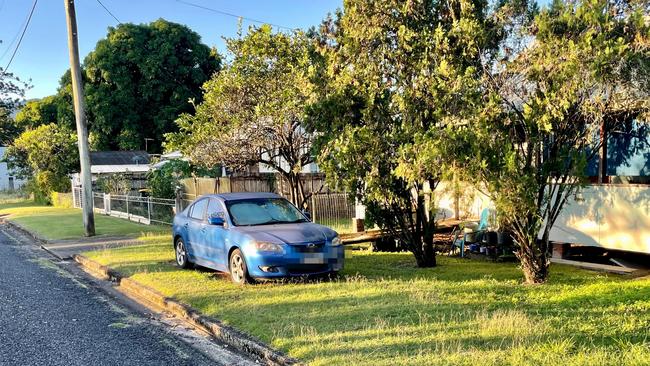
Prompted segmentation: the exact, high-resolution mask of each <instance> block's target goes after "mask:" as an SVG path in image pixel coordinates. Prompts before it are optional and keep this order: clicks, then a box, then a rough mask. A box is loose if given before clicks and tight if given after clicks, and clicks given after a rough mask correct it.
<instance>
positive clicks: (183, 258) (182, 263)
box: [174, 238, 192, 269]
mask: <svg viewBox="0 0 650 366" xmlns="http://www.w3.org/2000/svg"><path fill="white" fill-rule="evenodd" d="M174 251H175V252H176V264H177V265H178V266H179V267H181V268H183V269H185V268H190V267H191V265H192V264H191V263H190V261H189V260H188V259H187V248H186V247H185V242H184V241H183V239H182V238H178V239H176V243H175V244H174Z"/></svg>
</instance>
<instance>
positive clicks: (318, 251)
mask: <svg viewBox="0 0 650 366" xmlns="http://www.w3.org/2000/svg"><path fill="white" fill-rule="evenodd" d="M172 230H173V237H174V250H175V252H176V263H177V264H178V265H179V266H180V267H181V268H188V267H189V266H191V265H192V264H197V265H200V266H203V267H208V268H211V269H214V270H217V271H222V272H228V273H230V277H231V278H232V280H233V282H235V283H239V284H242V283H246V282H251V281H252V280H253V279H255V278H282V277H294V276H308V275H323V274H331V273H336V272H338V271H339V270H341V269H342V268H343V257H344V255H343V253H344V250H343V245H341V239H340V238H339V237H338V235H337V233H336V232H335V231H334V230H332V229H330V228H328V227H325V226H322V225H318V224H315V223H313V222H310V220H309V218H308V217H307V216H305V215H304V214H303V213H302V212H300V211H299V210H298V209H297V208H296V207H295V206H294V205H293V204H291V203H290V202H289V201H287V200H286V199H284V198H282V197H280V196H278V195H277V194H274V193H226V194H214V195H206V196H202V197H199V198H198V199H197V200H196V201H194V202H193V203H192V204H191V205H190V206H188V207H187V208H186V209H185V210H183V212H180V213H178V214H176V216H175V217H174V225H173V229H172Z"/></svg>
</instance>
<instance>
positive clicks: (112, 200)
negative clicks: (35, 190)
mask: <svg viewBox="0 0 650 366" xmlns="http://www.w3.org/2000/svg"><path fill="white" fill-rule="evenodd" d="M196 198H197V197H196V195H193V194H187V193H182V194H181V195H180V197H179V198H178V199H176V200H174V199H166V198H156V197H140V196H132V195H115V194H108V193H102V192H94V193H93V202H92V204H93V210H94V211H95V212H97V213H100V214H104V215H108V216H113V217H119V218H123V219H127V220H131V221H135V222H139V223H141V224H145V225H150V224H153V223H158V224H166V225H171V224H172V221H173V219H174V215H175V213H176V212H177V210H178V211H182V210H184V209H185V208H186V207H187V206H189V205H190V204H191V203H192V202H194V200H195V199H196ZM73 206H74V207H75V208H81V207H82V206H83V204H82V194H81V188H78V187H75V188H74V191H73ZM308 211H309V213H310V214H311V217H312V221H314V222H316V223H318V224H321V225H325V226H329V227H330V228H332V229H334V230H336V231H337V232H339V233H345V232H352V231H354V226H355V225H354V221H353V218H354V217H355V205H354V202H353V201H351V200H350V199H349V196H348V195H347V194H345V193H319V194H313V195H312V196H311V199H310V200H309V201H308Z"/></svg>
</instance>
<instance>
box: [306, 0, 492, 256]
mask: <svg viewBox="0 0 650 366" xmlns="http://www.w3.org/2000/svg"><path fill="white" fill-rule="evenodd" d="M488 15H489V14H488V7H487V4H486V2H484V1H469V0H460V1H449V2H447V1H424V0H416V1H406V2H405V1H400V0H385V1H372V0H346V1H344V10H343V12H342V13H340V14H338V16H337V17H336V19H328V20H327V21H326V22H325V23H324V25H323V27H322V32H321V34H322V36H321V38H320V45H321V47H322V52H323V55H324V56H325V57H326V58H327V69H326V70H327V72H324V73H316V74H315V80H316V82H317V83H318V84H319V85H320V88H319V90H320V91H321V93H322V95H320V96H319V102H318V103H315V104H314V105H313V106H312V107H311V108H310V116H311V117H312V118H311V125H310V127H311V128H313V129H314V130H315V131H317V132H318V134H319V136H320V137H319V142H318V146H319V149H320V151H321V153H320V156H319V166H320V167H321V168H322V169H323V170H324V171H325V172H326V174H327V175H328V179H330V180H332V181H333V182H337V183H339V185H343V186H344V187H345V188H347V189H348V191H349V192H352V193H353V194H355V195H356V196H357V198H359V199H361V200H362V201H363V202H364V203H365V204H366V206H367V207H368V211H369V213H370V215H371V216H372V218H373V219H374V221H375V222H377V223H378V224H379V226H380V227H381V228H382V229H383V230H384V231H387V232H389V233H391V234H393V235H394V236H396V237H398V238H399V239H400V240H401V241H402V243H403V245H405V246H406V247H408V248H409V249H410V250H411V251H412V252H413V254H414V255H415V258H416V261H417V265H418V266H420V267H431V266H435V264H436V260H435V252H434V247H433V233H434V228H435V221H434V217H435V215H434V208H433V207H434V205H433V191H434V189H435V187H436V185H437V184H438V182H439V181H440V179H441V178H442V174H443V172H444V171H445V169H444V168H445V166H446V164H447V159H446V156H448V155H449V154H446V153H445V151H446V149H447V148H451V147H453V146H451V145H448V144H445V141H446V138H445V135H446V133H447V132H446V130H447V126H453V125H455V124H456V123H457V122H458V121H459V120H463V119H464V118H466V117H467V116H468V115H471V114H472V112H473V111H474V110H476V108H477V106H478V105H479V102H480V95H481V93H480V83H479V81H480V77H479V75H480V72H481V67H480V66H481V63H480V58H481V50H490V49H492V48H494V47H495V45H496V43H497V40H498V38H499V37H500V33H499V29H498V27H497V26H496V25H495V24H493V22H492V20H491V18H490V17H489V16H488Z"/></svg>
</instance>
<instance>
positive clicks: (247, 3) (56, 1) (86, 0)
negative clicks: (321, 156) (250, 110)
mask: <svg viewBox="0 0 650 366" xmlns="http://www.w3.org/2000/svg"><path fill="white" fill-rule="evenodd" d="M187 1H188V2H192V3H195V4H198V5H202V6H205V7H209V8H213V9H218V10H221V11H225V12H229V13H234V14H237V15H240V16H244V17H248V18H253V19H259V20H263V21H266V22H269V23H274V24H279V25H283V26H287V27H293V28H308V27H310V26H312V25H317V24H318V23H320V21H321V20H322V19H323V18H324V17H325V15H326V14H327V13H328V12H333V11H334V10H336V8H338V7H340V6H341V3H342V0H273V1H268V0H267V1H262V0H238V1H227V0H187ZM101 2H102V3H103V4H104V5H105V6H106V7H107V8H108V9H109V10H110V11H111V12H112V13H113V14H115V16H116V17H117V18H118V19H119V20H120V21H121V22H123V23H126V22H133V23H148V22H151V21H154V20H156V19H158V18H164V19H167V20H170V21H173V22H177V23H182V24H186V25H187V26H189V27H190V28H191V29H193V30H194V31H196V32H198V33H199V34H200V35H201V37H202V40H203V42H204V43H205V44H207V45H209V46H216V47H217V49H218V50H219V51H220V52H222V53H223V52H224V43H223V40H222V37H234V36H235V35H236V32H237V23H238V20H237V18H234V17H229V16H225V15H220V14H216V13H213V12H209V11H206V10H202V9H197V8H195V7H191V6H188V5H185V4H183V3H180V2H178V1H176V0H130V1H129V0H101ZM75 3H76V9H77V22H78V28H79V47H80V54H81V59H82V60H83V58H84V57H85V55H86V54H88V52H90V51H91V50H92V49H93V48H94V47H95V44H96V43H97V41H98V40H100V39H101V38H104V37H105V36H106V33H107V28H108V27H109V26H115V25H117V22H116V21H115V19H113V18H112V17H111V16H110V15H108V13H106V11H105V10H104V9H103V8H102V7H101V6H100V5H99V3H98V2H97V0H76V1H75ZM31 5H32V0H0V40H2V44H0V56H2V55H3V54H5V52H6V51H8V52H6V54H5V55H4V57H2V58H0V65H2V67H3V68H4V67H5V66H6V64H7V62H8V61H9V58H10V56H11V53H12V52H13V48H14V47H15V44H14V45H11V48H10V47H9V46H10V43H11V42H12V41H13V40H14V38H15V37H16V35H17V34H18V33H19V31H20V30H21V29H22V26H23V24H24V22H25V20H26V19H27V15H28V13H29V10H30V8H31ZM63 6H64V2H63V0H39V2H38V4H37V6H36V10H35V11H34V15H33V17H32V20H31V24H30V26H29V28H28V29H27V33H26V34H25V37H24V39H23V41H22V44H21V46H20V49H19V50H18V53H17V54H16V57H15V59H14V61H13V63H12V64H11V66H10V68H9V71H10V72H13V73H14V74H16V75H17V76H19V77H21V78H23V79H29V78H31V79H32V85H33V88H32V89H30V90H28V91H27V98H28V99H31V98H41V97H44V96H47V95H50V94H53V93H54V92H55V91H56V88H57V86H58V82H59V78H60V77H61V75H63V73H64V72H65V70H67V68H68V67H69V59H68V46H67V39H66V25H65V12H64V7H63ZM243 24H244V26H245V27H247V26H248V25H250V24H253V23H250V22H247V21H244V23H243Z"/></svg>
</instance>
